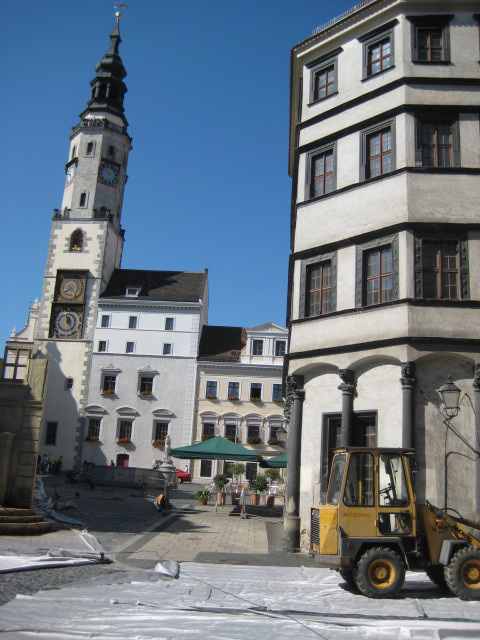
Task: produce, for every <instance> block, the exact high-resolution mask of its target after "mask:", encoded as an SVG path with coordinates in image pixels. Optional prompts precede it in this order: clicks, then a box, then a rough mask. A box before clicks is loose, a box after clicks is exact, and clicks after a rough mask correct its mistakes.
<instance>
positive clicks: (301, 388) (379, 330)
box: [286, 0, 480, 548]
mask: <svg viewBox="0 0 480 640" xmlns="http://www.w3.org/2000/svg"><path fill="white" fill-rule="evenodd" d="M479 13H480V3H479V2H463V1H460V0H459V1H457V2H452V1H450V2H429V1H420V0H393V1H391V0H390V1H386V0H365V1H364V2H362V3H360V4H358V5H356V6H355V7H353V8H352V9H351V10H350V11H348V12H346V13H345V14H343V15H342V16H339V17H338V18H335V19H334V20H332V21H330V22H329V23H328V24H327V25H325V26H323V27H320V28H319V29H317V30H316V31H315V32H314V33H313V35H312V36H311V37H309V38H307V39H306V40H304V41H303V42H301V43H299V44H298V45H297V46H295V47H294V48H293V50H292V54H291V103H290V121H291V128H290V155H289V172H290V175H291V177H292V189H293V193H292V203H293V204H292V215H291V250H292V253H291V257H290V266H289V303H288V314H289V317H288V320H289V328H290V353H289V354H288V356H287V364H286V374H287V388H289V395H288V396H287V404H288V405H289V406H290V427H289V432H290V433H289V483H290V485H291V491H292V492H293V493H292V497H293V502H292V503H291V505H293V506H291V508H290V514H289V516H288V517H289V518H290V524H289V525H287V526H286V528H288V527H290V533H291V536H290V537H291V540H290V541H291V543H292V541H293V543H292V544H291V545H290V546H291V547H293V548H295V547H298V546H305V545H306V544H307V543H308V535H309V529H310V522H309V513H310V506H311V504H312V503H314V502H318V501H321V500H322V499H323V498H324V497H325V493H326V489H327V480H328V473H329V467H330V463H331V459H332V451H333V449H334V448H335V447H337V446H339V445H364V446H375V445H378V446H381V447H415V449H416V452H417V461H418V473H417V474H416V491H417V497H418V498H419V499H420V500H424V499H428V500H430V501H431V502H432V503H433V504H435V505H437V506H439V507H443V506H444V500H445V498H446V495H447V492H448V504H449V506H452V507H455V508H456V509H458V510H459V511H460V512H461V513H462V515H464V516H465V517H469V518H470V517H475V511H476V510H477V516H478V481H477V482H476V480H475V468H476V463H475V458H476V455H475V454H474V453H473V452H472V450H471V448H474V449H478V440H477V436H476V429H477V428H478V425H476V424H475V413H474V411H473V407H474V406H477V407H480V405H479V402H478V397H479V380H478V372H477V367H478V365H477V363H478V362H480V340H479V337H480V333H479V325H480V285H479V280H478V277H476V274H478V272H479V267H480V244H479V240H480V224H479V223H480V218H479V205H478V203H479V197H480V180H479V174H480V136H479V113H480V108H479V87H480V66H479V59H480V52H479V20H480V15H479ZM476 372H477V375H476ZM449 375H451V376H452V380H453V381H454V383H455V384H456V385H457V386H458V387H459V388H460V389H461V392H462V401H461V407H460V408H461V411H460V413H459V415H458V417H457V418H455V420H454V423H453V424H454V425H455V428H456V429H457V431H458V432H459V433H460V435H461V436H462V437H463V438H464V440H465V442H467V445H466V444H464V442H462V440H461V439H460V438H458V437H457V436H456V435H455V434H453V433H452V432H449V433H448V435H447V434H446V427H445V424H444V423H443V418H442V415H441V413H440V411H441V409H442V407H443V405H442V402H441V397H440V395H439V393H438V389H439V388H440V387H441V386H442V385H443V384H445V383H446V382H447V379H448V376H449ZM464 394H467V395H464ZM439 410H440V411H439ZM476 414H477V416H478V418H477V420H478V419H479V418H480V410H479V409H477V411H476ZM468 445H470V447H469V446H468ZM450 452H452V453H451V454H450ZM446 454H448V455H446ZM445 465H448V468H447V472H446V473H445ZM445 480H446V483H447V486H445ZM476 485H477V488H476ZM475 495H477V502H476V498H475ZM287 519H288V518H287ZM302 530H304V531H305V534H304V538H301V535H300V532H301V531H302Z"/></svg>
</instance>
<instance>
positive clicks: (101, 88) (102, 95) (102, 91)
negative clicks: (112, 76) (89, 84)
mask: <svg viewBox="0 0 480 640" xmlns="http://www.w3.org/2000/svg"><path fill="white" fill-rule="evenodd" d="M106 95H107V85H106V84H101V85H100V86H99V87H98V97H99V98H105V97H106Z"/></svg>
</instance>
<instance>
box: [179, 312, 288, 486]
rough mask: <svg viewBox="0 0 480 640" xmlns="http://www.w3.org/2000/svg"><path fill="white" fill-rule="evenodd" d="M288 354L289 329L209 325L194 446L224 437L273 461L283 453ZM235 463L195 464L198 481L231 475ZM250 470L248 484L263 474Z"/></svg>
mask: <svg viewBox="0 0 480 640" xmlns="http://www.w3.org/2000/svg"><path fill="white" fill-rule="evenodd" d="M287 350H288V332H287V329H286V328H285V327H282V326H280V325H277V324H275V323H273V322H266V323H264V324H260V325H258V326H255V327H251V328H250V329H245V328H242V327H221V326H205V327H204V328H203V333H202V338H201V341H200V351H199V356H198V372H197V398H196V403H197V409H196V421H195V424H194V431H193V443H197V442H201V441H202V440H204V439H207V438H211V437H214V436H223V437H224V438H228V439H230V440H232V441H233V442H236V443H238V444H241V445H242V446H244V447H246V448H247V449H252V450H254V451H257V452H258V453H259V454H260V455H262V456H265V457H267V458H268V457H271V456H275V455H278V454H279V453H281V452H282V449H281V448H280V446H279V444H278V442H277V439H276V431H277V430H278V429H279V428H280V427H282V426H283V425H284V415H283V410H284V401H283V391H282V371H283V360H284V356H285V354H286V352H287ZM232 464H234V463H233V462H229V461H225V462H223V461H219V462H218V464H217V463H216V462H214V461H212V460H198V461H194V462H193V466H192V468H191V473H192V477H193V479H194V481H195V480H197V481H199V482H208V481H210V480H212V478H213V476H214V475H216V473H222V472H225V473H228V472H227V470H228V468H229V467H230V466H231V465H232ZM245 466H246V474H245V477H246V479H247V480H248V479H251V478H253V477H254V476H256V475H257V472H258V464H257V463H256V462H247V463H245Z"/></svg>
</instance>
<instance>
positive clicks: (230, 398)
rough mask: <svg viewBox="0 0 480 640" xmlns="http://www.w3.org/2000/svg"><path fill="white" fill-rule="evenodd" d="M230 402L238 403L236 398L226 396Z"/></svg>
mask: <svg viewBox="0 0 480 640" xmlns="http://www.w3.org/2000/svg"><path fill="white" fill-rule="evenodd" d="M228 399H229V400H230V402H238V396H228Z"/></svg>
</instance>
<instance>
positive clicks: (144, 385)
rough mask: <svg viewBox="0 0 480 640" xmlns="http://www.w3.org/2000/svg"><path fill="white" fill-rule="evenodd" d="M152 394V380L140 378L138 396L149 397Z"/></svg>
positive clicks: (146, 377)
mask: <svg viewBox="0 0 480 640" xmlns="http://www.w3.org/2000/svg"><path fill="white" fill-rule="evenodd" d="M152 393H153V378H152V376H142V377H141V378H140V395H141V396H151V395H152Z"/></svg>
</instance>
